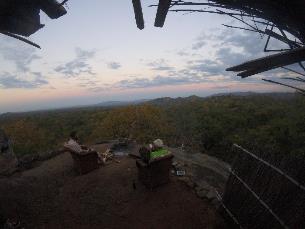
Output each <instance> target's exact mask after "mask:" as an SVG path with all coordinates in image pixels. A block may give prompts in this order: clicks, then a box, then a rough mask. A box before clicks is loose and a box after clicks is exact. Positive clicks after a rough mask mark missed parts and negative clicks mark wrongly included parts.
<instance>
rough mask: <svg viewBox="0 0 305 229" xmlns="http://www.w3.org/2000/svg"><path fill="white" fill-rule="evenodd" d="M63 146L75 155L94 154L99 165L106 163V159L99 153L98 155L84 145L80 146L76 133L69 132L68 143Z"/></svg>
mask: <svg viewBox="0 0 305 229" xmlns="http://www.w3.org/2000/svg"><path fill="white" fill-rule="evenodd" d="M64 146H65V147H66V148H68V149H69V150H71V151H73V152H74V153H77V154H82V155H84V154H88V153H96V154H97V155H98V158H99V162H100V163H105V162H106V158H104V157H103V156H102V155H101V154H100V153H98V152H97V151H95V150H93V149H90V148H88V147H87V146H85V145H81V144H80V143H79V138H78V137H77V132H76V131H72V132H71V134H70V138H69V140H68V142H66V143H65V145H64Z"/></svg>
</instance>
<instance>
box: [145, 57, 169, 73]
mask: <svg viewBox="0 0 305 229" xmlns="http://www.w3.org/2000/svg"><path fill="white" fill-rule="evenodd" d="M147 66H149V67H151V68H150V69H151V70H154V71H169V70H173V69H174V68H173V67H171V66H169V65H168V63H167V61H166V60H164V59H159V60H155V61H153V62H149V63H147Z"/></svg>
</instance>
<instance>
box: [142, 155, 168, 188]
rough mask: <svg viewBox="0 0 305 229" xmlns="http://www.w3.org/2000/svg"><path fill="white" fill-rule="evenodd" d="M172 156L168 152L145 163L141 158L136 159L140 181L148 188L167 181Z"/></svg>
mask: <svg viewBox="0 0 305 229" xmlns="http://www.w3.org/2000/svg"><path fill="white" fill-rule="evenodd" d="M173 157H174V156H173V155H172V154H168V155H166V156H164V157H159V158H156V159H153V160H151V161H149V163H145V162H144V161H142V160H141V159H138V160H136V165H137V167H138V178H139V180H140V182H141V183H142V184H144V185H145V186H146V187H147V188H150V189H152V188H155V187H158V186H160V185H162V184H166V183H168V182H169V180H170V179H169V174H170V168H171V165H172V159H173Z"/></svg>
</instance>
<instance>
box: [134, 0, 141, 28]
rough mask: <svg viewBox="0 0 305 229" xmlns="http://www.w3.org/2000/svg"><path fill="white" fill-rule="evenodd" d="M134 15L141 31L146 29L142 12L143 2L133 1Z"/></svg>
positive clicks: (139, 0)
mask: <svg viewBox="0 0 305 229" xmlns="http://www.w3.org/2000/svg"><path fill="white" fill-rule="evenodd" d="M132 4H133V9H134V15H135V19H136V23H137V27H138V28H139V29H141V30H142V29H144V17H143V11H142V5H141V0H132Z"/></svg>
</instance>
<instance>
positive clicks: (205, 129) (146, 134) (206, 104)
mask: <svg viewBox="0 0 305 229" xmlns="http://www.w3.org/2000/svg"><path fill="white" fill-rule="evenodd" d="M304 104H305V99H304V97H302V96H300V95H295V94H287V93H283V94H279V93H269V94H253V93H251V94H248V93H246V94H242V93H238V94H237V95H235V94H230V95H217V96H213V97H207V98H201V97H197V96H190V97H187V98H159V99H155V100H151V101H145V102H144V103H141V104H137V105H127V106H119V107H89V108H73V109H65V110H54V111H43V112H42V111H41V112H30V113H17V114H5V115H2V116H1V118H0V125H1V128H3V129H4V130H5V131H6V133H7V134H8V135H9V136H10V137H11V139H12V141H13V142H14V149H15V152H16V154H17V155H19V156H22V155H25V154H36V153H41V152H44V151H49V150H56V149H58V148H59V147H61V145H62V142H63V141H65V139H66V138H67V136H68V135H69V133H70V132H71V131H72V130H77V131H78V132H79V135H80V137H81V139H82V141H83V142H85V143H88V144H94V143H96V142H101V141H103V140H109V139H117V138H126V137H127V138H132V139H134V140H137V141H138V142H139V143H145V142H149V141H151V140H153V139H156V138H162V139H164V141H165V142H166V143H167V144H168V145H170V146H174V147H176V146H181V144H183V145H184V146H185V147H187V148H188V149H190V151H196V152H205V153H208V154H210V155H214V156H217V157H220V158H222V159H224V160H226V161H230V160H232V157H231V155H230V151H231V150H230V148H231V145H232V144H233V143H238V144H240V145H243V146H245V147H246V148H248V149H251V150H254V151H264V152H267V153H274V154H291V155H303V154H304V152H303V148H304V144H305V130H304V128H303V127H304V126H305V124H304V119H303V117H304V115H305V106H304Z"/></svg>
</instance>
